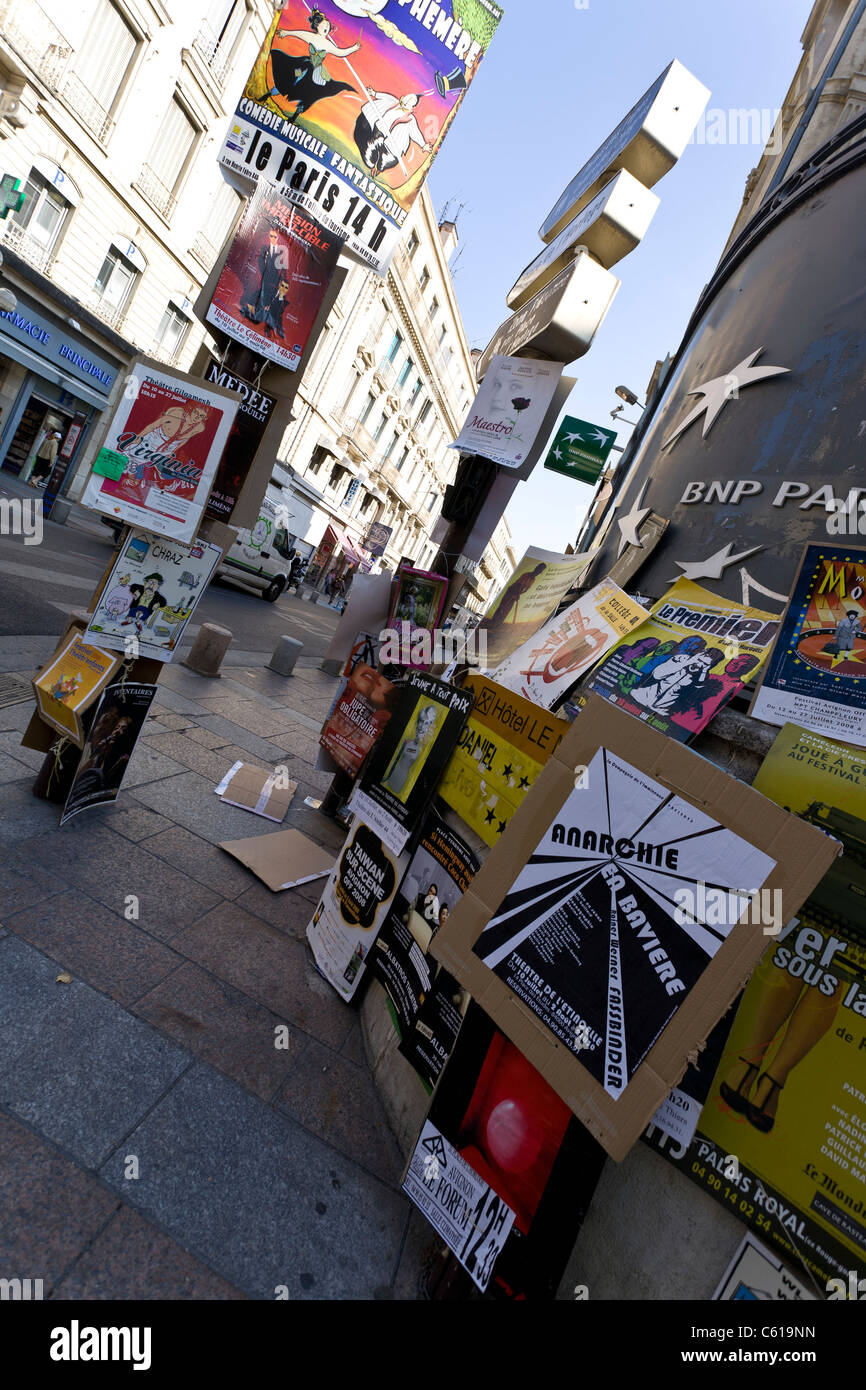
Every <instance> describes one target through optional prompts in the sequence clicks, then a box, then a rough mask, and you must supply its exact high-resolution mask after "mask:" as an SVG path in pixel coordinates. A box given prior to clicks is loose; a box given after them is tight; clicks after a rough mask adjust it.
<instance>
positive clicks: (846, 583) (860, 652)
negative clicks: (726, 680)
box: [751, 544, 866, 747]
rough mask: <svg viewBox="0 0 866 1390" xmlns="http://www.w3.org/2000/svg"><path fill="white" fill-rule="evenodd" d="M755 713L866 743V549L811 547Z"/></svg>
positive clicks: (772, 721) (776, 721) (754, 706)
mask: <svg viewBox="0 0 866 1390" xmlns="http://www.w3.org/2000/svg"><path fill="white" fill-rule="evenodd" d="M751 713H752V714H753V715H754V716H755V717H756V718H757V719H763V720H765V722H766V723H768V724H784V723H786V722H787V721H789V720H790V721H794V722H796V723H798V724H804V725H805V726H806V727H807V728H809V729H814V730H815V731H816V732H817V733H821V734H827V735H829V736H830V737H831V738H833V737H835V738H843V739H845V740H847V742H848V743H856V744H857V745H858V746H860V747H864V746H866V550H863V549H854V548H852V547H851V546H846V545H832V544H827V545H808V546H806V549H805V552H804V555H803V559H802V562H801V564H800V569H799V571H798V573H797V578H796V581H795V583H794V588H793V591H792V593H791V599H790V602H789V604H788V608H787V611H786V613H785V616H784V619H783V621H782V626H781V629H780V631H779V636H778V639H777V641H776V645H775V646H774V648H773V651H772V653H771V655H770V660H769V661H768V663H767V670H766V674H765V676H764V679H763V682H762V684H761V686H760V688H759V689H758V692H757V694H756V695H755V699H754V702H753V704H752V709H751Z"/></svg>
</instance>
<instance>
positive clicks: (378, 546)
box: [364, 521, 394, 556]
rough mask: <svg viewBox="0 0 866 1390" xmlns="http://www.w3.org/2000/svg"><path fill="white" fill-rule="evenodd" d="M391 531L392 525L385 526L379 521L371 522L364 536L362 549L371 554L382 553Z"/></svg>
mask: <svg viewBox="0 0 866 1390" xmlns="http://www.w3.org/2000/svg"><path fill="white" fill-rule="evenodd" d="M393 533H394V528H393V526H385V525H384V524H383V523H382V522H381V521H373V522H371V523H370V526H369V528H368V530H367V534H366V536H365V537H364V549H365V550H366V551H367V553H368V554H370V555H373V556H379V555H384V554H385V551H386V549H387V546H388V542H389V541H390V539H391V536H392V535H393Z"/></svg>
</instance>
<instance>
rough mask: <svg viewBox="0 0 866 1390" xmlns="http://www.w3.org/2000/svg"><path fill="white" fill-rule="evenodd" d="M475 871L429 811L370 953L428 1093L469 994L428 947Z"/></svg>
mask: <svg viewBox="0 0 866 1390" xmlns="http://www.w3.org/2000/svg"><path fill="white" fill-rule="evenodd" d="M478 867H479V866H478V860H477V859H476V857H475V855H474V854H473V853H472V851H471V850H470V848H469V846H468V845H466V844H464V842H463V841H462V840H461V839H460V836H459V835H456V834H455V833H454V831H453V830H452V829H451V827H450V826H448V825H446V823H445V821H443V820H442V818H441V817H440V816H437V815H435V813H432V812H431V814H430V816H429V817H428V819H427V823H426V825H425V827H424V831H423V834H422V836H421V841H420V843H419V845H418V848H417V849H416V850H415V853H414V854H413V856H412V861H411V863H410V865H409V868H408V869H407V870H406V876H405V878H404V879H403V882H402V884H401V885H400V891H399V893H398V894H397V897H396V898H395V899H394V905H393V907H392V908H391V911H390V912H389V914H388V918H387V920H386V922H385V925H384V926H383V928H382V930H381V931H380V933H379V935H378V937H377V938H376V949H375V951H374V952H373V970H374V972H375V974H376V977H377V979H378V980H380V982H381V983H382V984H383V985H384V986H385V989H386V990H387V992H388V996H389V998H390V1000H391V1004H392V1006H393V1009H394V1013H395V1016H396V1020H397V1026H398V1029H399V1032H400V1051H401V1052H402V1054H403V1056H404V1057H406V1058H407V1060H408V1061H410V1062H411V1063H412V1065H413V1067H414V1068H415V1070H416V1071H417V1072H418V1074H419V1076H420V1077H421V1079H422V1080H423V1081H424V1082H425V1084H426V1085H428V1086H431V1087H432V1086H434V1085H435V1084H436V1080H437V1078H438V1076H439V1073H440V1072H441V1070H442V1068H443V1067H444V1065H445V1062H446V1060H447V1059H448V1056H449V1054H450V1052H451V1049H452V1047H453V1046H454V1039H455V1038H456V1037H457V1033H458V1031H459V1029H460V1024H461V1022H462V1018H463V1014H464V1012H465V1009H466V1004H467V1002H468V997H469V996H468V995H467V994H466V992H465V990H461V988H460V986H459V985H458V983H457V981H456V980H455V979H454V977H453V976H452V975H449V974H448V972H447V971H446V970H443V969H442V968H441V966H439V965H437V963H436V961H435V960H433V959H432V958H431V957H430V956H429V955H428V953H427V949H428V947H429V945H430V942H431V940H432V938H433V937H434V936H435V935H436V933H437V931H438V930H439V928H440V926H444V924H445V922H446V921H447V920H448V915H449V913H451V912H452V911H453V910H454V907H455V905H456V903H457V900H458V898H460V897H461V896H462V894H463V893H465V892H466V889H467V888H468V887H469V884H470V883H471V882H472V879H473V878H474V876H475V874H476V873H477V872H478Z"/></svg>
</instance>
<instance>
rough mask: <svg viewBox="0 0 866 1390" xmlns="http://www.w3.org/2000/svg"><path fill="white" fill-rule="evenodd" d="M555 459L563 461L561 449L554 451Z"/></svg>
mask: <svg viewBox="0 0 866 1390" xmlns="http://www.w3.org/2000/svg"><path fill="white" fill-rule="evenodd" d="M553 457H554V458H555V459H561V458H562V451H561V450H560V449H554V451H553Z"/></svg>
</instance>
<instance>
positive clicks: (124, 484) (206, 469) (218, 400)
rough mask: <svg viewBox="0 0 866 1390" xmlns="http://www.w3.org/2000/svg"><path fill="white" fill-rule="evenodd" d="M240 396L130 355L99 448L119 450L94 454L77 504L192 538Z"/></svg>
mask: <svg viewBox="0 0 866 1390" xmlns="http://www.w3.org/2000/svg"><path fill="white" fill-rule="evenodd" d="M239 404H240V401H239V399H238V397H237V396H236V395H234V394H233V393H231V392H228V391H223V390H222V389H221V388H219V387H216V386H209V385H207V384H206V383H205V382H204V381H201V380H199V379H197V378H193V377H190V376H186V375H182V374H180V373H178V372H173V371H171V370H170V369H169V368H162V367H159V368H157V367H155V366H154V367H151V366H149V365H148V364H147V363H146V362H143V361H134V362H133V363H132V365H131V367H130V371H129V376H128V379H127V385H126V389H125V391H124V393H123V395H122V396H121V398H120V400H119V401H118V403H117V405H116V406H115V408H114V412H113V414H112V416H111V419H110V421H109V424H108V430H107V433H106V435H105V439H104V441H103V449H102V450H100V454H103V453H104V452H105V451H111V453H113V454H116V455H117V456H118V458H117V460H116V461H113V462H110V463H108V464H106V465H103V464H102V463H100V459H99V458H97V460H96V462H95V463H94V468H93V472H92V473H91V475H90V478H89V480H88V483H87V487H86V488H85V490H84V493H83V495H82V498H81V503H82V506H85V507H92V508H93V510H94V511H97V512H103V513H104V514H105V515H106V516H112V517H115V518H116V519H117V520H119V521H125V522H127V523H128V524H129V525H130V526H140V527H143V529H144V530H146V531H156V532H157V533H158V534H159V535H161V536H171V537H172V539H173V540H177V541H192V540H193V539H194V538H195V534H196V531H197V530H198V527H199V523H200V522H201V518H202V513H203V512H204V508H205V503H206V502H207V499H208V493H209V492H210V489H211V484H212V483H213V480H214V477H215V475H216V471H217V467H218V465H219V462H220V459H221V458H222V454H223V450H224V449H225V446H226V444H227V442H228V437H229V434H230V432H231V427H232V425H233V423H234V419H235V415H236V414H237V410H238V406H239ZM103 467H104V468H105V472H100V471H99V470H100V469H101V468H103Z"/></svg>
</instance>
